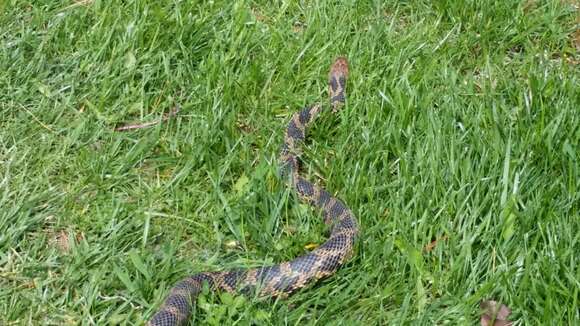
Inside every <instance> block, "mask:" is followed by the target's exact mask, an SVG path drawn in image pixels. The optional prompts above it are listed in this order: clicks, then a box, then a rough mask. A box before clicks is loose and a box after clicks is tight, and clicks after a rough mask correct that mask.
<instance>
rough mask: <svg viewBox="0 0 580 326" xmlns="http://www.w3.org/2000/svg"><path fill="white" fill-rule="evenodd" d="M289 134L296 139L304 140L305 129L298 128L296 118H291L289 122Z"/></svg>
mask: <svg viewBox="0 0 580 326" xmlns="http://www.w3.org/2000/svg"><path fill="white" fill-rule="evenodd" d="M286 132H287V134H288V136H289V137H292V138H294V139H295V140H300V141H301V140H304V131H302V130H301V129H300V128H298V126H296V123H295V122H294V120H290V122H289V123H288V129H287V131H286Z"/></svg>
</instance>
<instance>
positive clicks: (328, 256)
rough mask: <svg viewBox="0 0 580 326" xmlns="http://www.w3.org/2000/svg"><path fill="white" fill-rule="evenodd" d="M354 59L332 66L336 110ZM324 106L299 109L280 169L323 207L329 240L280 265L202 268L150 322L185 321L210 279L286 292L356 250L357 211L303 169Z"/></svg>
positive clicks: (224, 286) (238, 287)
mask: <svg viewBox="0 0 580 326" xmlns="http://www.w3.org/2000/svg"><path fill="white" fill-rule="evenodd" d="M347 77H348V62H347V60H346V58H344V57H339V58H337V59H336V60H335V61H334V63H333V64H332V66H331V68H330V73H329V77H328V92H329V96H330V107H331V108H332V111H333V112H336V111H337V110H338V109H339V108H340V107H342V105H343V104H344V102H345V92H346V79H347ZM322 110H323V106H322V105H319V104H316V105H314V106H311V107H307V108H304V109H302V110H301V111H299V112H297V113H295V114H294V115H293V116H292V118H291V120H290V122H289V123H288V127H287V128H286V134H285V136H284V143H283V145H282V149H281V153H280V165H281V172H280V174H281V175H282V176H283V177H285V178H287V179H288V180H289V183H290V185H291V186H292V189H293V190H294V191H295V192H296V194H297V195H298V197H299V198H300V199H301V200H302V201H304V202H306V203H308V204H310V205H313V206H316V207H318V208H319V209H321V210H322V216H323V218H324V222H325V223H326V224H328V225H330V226H331V231H330V236H329V238H328V239H327V241H326V242H324V243H323V244H322V245H320V246H319V247H317V248H316V249H314V250H313V251H311V252H309V253H307V254H305V255H303V256H299V257H297V258H295V259H294V260H291V261H289V262H283V263H280V264H278V265H274V266H268V267H261V268H254V269H247V270H232V271H224V272H202V273H199V274H195V275H192V276H189V277H187V278H185V279H183V280H181V281H180V282H179V283H177V284H176V285H175V286H174V287H173V288H172V289H171V291H170V293H169V295H168V296H167V298H166V299H165V302H164V303H163V305H162V306H161V308H159V310H158V311H157V313H155V315H153V317H151V319H150V320H149V322H148V324H147V325H150V326H172V325H184V324H186V323H187V322H188V321H189V319H190V314H191V310H192V309H193V306H194V303H195V299H196V297H197V296H198V295H199V293H200V292H201V291H202V288H203V285H204V283H207V285H208V286H209V288H210V289H212V290H214V291H227V292H235V291H241V292H246V291H257V293H258V294H259V295H263V296H272V297H276V296H281V297H284V296H286V295H288V294H290V293H291V292H293V291H295V290H297V289H299V288H302V287H304V286H305V285H306V284H308V283H310V282H314V281H315V280H318V279H321V278H323V277H326V276H329V275H331V274H333V273H334V272H336V270H338V268H339V267H340V266H341V265H342V264H343V263H344V262H345V261H346V260H348V259H349V258H350V257H351V256H352V254H353V246H354V242H355V239H356V237H357V235H358V232H359V230H358V225H357V221H356V218H355V216H354V214H353V213H352V212H351V210H350V209H349V208H348V207H346V205H345V204H344V203H343V202H342V201H340V200H339V199H338V198H335V197H334V196H332V195H331V194H330V193H329V192H328V191H326V190H324V189H322V188H321V187H319V186H317V185H315V184H313V183H311V182H309V181H308V180H306V179H304V178H302V177H301V176H300V175H299V155H300V153H301V149H300V145H301V144H302V143H303V142H304V140H305V138H306V127H307V126H308V125H310V123H312V122H313V121H314V119H315V117H316V116H317V115H318V114H319V113H320V112H321V111H322Z"/></svg>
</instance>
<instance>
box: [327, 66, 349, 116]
mask: <svg viewBox="0 0 580 326" xmlns="http://www.w3.org/2000/svg"><path fill="white" fill-rule="evenodd" d="M347 78H348V61H347V60H346V58H345V57H338V58H336V60H334V63H333V64H332V66H331V67H330V73H329V74H328V95H329V96H330V105H331V106H332V112H336V111H338V109H340V107H341V106H342V105H343V104H344V101H345V97H346V79H347Z"/></svg>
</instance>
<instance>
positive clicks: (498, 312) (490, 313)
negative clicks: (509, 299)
mask: <svg viewBox="0 0 580 326" xmlns="http://www.w3.org/2000/svg"><path fill="white" fill-rule="evenodd" d="M479 307H480V308H481V310H482V311H483V315H482V316H481V320H480V322H481V326H510V325H512V324H513V322H511V321H509V320H507V318H508V317H509V315H510V314H511V313H512V311H511V309H510V308H508V307H507V306H506V305H504V304H501V303H499V302H497V301H493V300H487V301H482V302H481V303H480V304H479Z"/></svg>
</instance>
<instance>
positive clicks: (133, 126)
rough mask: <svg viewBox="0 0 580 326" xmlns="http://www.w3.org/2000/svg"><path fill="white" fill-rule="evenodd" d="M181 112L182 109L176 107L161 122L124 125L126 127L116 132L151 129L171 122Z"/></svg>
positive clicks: (117, 129)
mask: <svg viewBox="0 0 580 326" xmlns="http://www.w3.org/2000/svg"><path fill="white" fill-rule="evenodd" d="M179 110H180V107H179V106H175V107H174V108H173V110H171V112H169V113H167V114H164V115H163V118H161V119H159V120H155V121H152V122H146V123H139V124H131V125H124V126H121V127H117V128H115V131H128V130H133V129H143V128H147V127H151V126H154V125H156V124H159V123H162V122H165V121H167V120H169V119H170V118H172V117H174V116H176V115H177V113H179Z"/></svg>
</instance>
